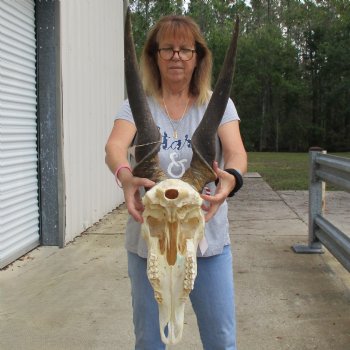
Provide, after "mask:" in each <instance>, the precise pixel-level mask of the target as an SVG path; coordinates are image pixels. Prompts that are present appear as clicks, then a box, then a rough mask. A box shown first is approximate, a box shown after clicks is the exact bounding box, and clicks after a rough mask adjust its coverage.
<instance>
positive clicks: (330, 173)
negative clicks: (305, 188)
mask: <svg viewBox="0 0 350 350" xmlns="http://www.w3.org/2000/svg"><path fill="white" fill-rule="evenodd" d="M309 167H310V179H309V242H308V245H294V246H293V250H294V251H295V252H296V253H306V254H312V253H316V254H320V253H323V252H324V251H323V249H322V245H324V246H325V247H326V248H327V249H328V250H329V251H330V252H331V253H332V254H333V255H334V257H335V258H336V259H337V260H338V261H339V262H340V263H341V264H342V265H343V266H344V267H345V268H346V269H347V270H348V271H349V272H350V237H348V236H347V235H345V234H344V233H343V232H342V231H340V230H339V229H338V228H337V227H335V226H334V225H333V224H332V223H331V222H329V221H328V220H327V219H325V218H324V217H323V216H322V212H323V210H322V208H323V201H324V189H323V185H322V183H323V181H325V182H330V183H332V184H334V185H336V186H338V187H340V188H342V189H345V190H347V191H350V159H347V158H342V157H338V156H333V155H328V154H325V153H323V152H322V149H320V148H311V149H310V152H309ZM349 208H350V206H349ZM349 210H350V209H349Z"/></svg>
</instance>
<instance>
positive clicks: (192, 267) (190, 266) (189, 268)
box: [184, 256, 196, 290]
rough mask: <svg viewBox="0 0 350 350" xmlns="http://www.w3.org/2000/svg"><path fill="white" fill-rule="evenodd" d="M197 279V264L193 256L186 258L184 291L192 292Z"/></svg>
mask: <svg viewBox="0 0 350 350" xmlns="http://www.w3.org/2000/svg"><path fill="white" fill-rule="evenodd" d="M195 277H196V264H195V262H194V258H193V256H188V257H186V265H185V279H184V289H187V290H192V289H193V286H194V280H195Z"/></svg>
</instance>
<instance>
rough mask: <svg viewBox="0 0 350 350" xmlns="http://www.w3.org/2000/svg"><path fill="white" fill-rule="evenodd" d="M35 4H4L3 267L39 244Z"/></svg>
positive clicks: (0, 28) (0, 92) (0, 44)
mask: <svg viewBox="0 0 350 350" xmlns="http://www.w3.org/2000/svg"><path fill="white" fill-rule="evenodd" d="M35 80H36V77H35V24H34V1H31V0H17V1H10V0H1V1H0V178H1V179H0V223H1V228H0V267H3V266H5V265H7V264H8V263H10V262H12V261H13V260H15V259H17V258H18V257H20V256H21V255H23V254H25V253H26V252H28V251H29V250H31V249H33V248H34V247H36V246H37V245H38V244H39V221H38V217H39V214H38V179H37V146H36V137H37V131H36V90H35Z"/></svg>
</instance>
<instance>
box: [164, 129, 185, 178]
mask: <svg viewBox="0 0 350 350" xmlns="http://www.w3.org/2000/svg"><path fill="white" fill-rule="evenodd" d="M159 131H160V132H161V135H162V144H161V148H162V149H163V150H164V151H167V152H163V155H165V154H167V155H168V156H169V160H168V161H167V162H168V163H169V164H168V167H167V172H168V174H169V175H170V176H171V177H172V178H174V179H179V178H181V177H182V176H183V174H184V173H185V170H186V163H187V162H188V159H187V158H185V157H183V156H182V155H181V150H183V149H188V148H192V147H191V140H190V138H189V136H188V135H187V134H186V135H185V137H184V139H181V138H179V139H173V138H172V137H170V136H168V133H167V132H166V131H162V130H161V129H160V128H159ZM171 151H173V152H171Z"/></svg>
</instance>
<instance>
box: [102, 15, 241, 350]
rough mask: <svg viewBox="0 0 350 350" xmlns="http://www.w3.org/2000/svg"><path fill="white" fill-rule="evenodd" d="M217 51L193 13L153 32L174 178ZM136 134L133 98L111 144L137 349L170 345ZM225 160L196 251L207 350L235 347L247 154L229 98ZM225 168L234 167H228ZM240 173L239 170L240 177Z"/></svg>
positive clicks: (198, 306)
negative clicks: (239, 222)
mask: <svg viewBox="0 0 350 350" xmlns="http://www.w3.org/2000/svg"><path fill="white" fill-rule="evenodd" d="M211 68H212V57H211V53H210V51H209V49H208V47H207V45H206V43H205V40H204V39H203V36H202V35H201V33H200V30H199V27H198V25H197V24H196V23H195V22H194V21H193V20H192V19H190V18H189V17H185V16H166V17H163V18H162V19H161V20H160V21H159V22H158V23H157V24H156V25H155V26H154V27H153V28H152V29H151V31H150V33H149V35H148V38H147V41H146V43H145V46H144V49H143V53H142V56H141V73H142V79H143V86H144V90H145V92H146V94H147V102H148V105H149V108H150V110H151V113H152V116H153V119H154V120H155V122H156V124H157V126H158V128H159V131H160V133H161V135H162V144H161V148H160V152H159V159H160V166H161V168H162V169H163V171H164V172H165V173H166V175H167V176H168V177H169V178H181V177H182V175H183V174H184V172H185V169H186V167H188V165H189V163H190V160H191V158H192V151H191V137H192V134H193V132H194V131H195V129H196V127H197V126H198V124H199V122H200V120H201V119H202V117H203V114H204V112H205V110H206V107H207V104H208V101H209V99H210V95H211V92H210V80H211V79H210V78H211ZM135 134H136V127H135V123H134V119H133V116H132V113H131V110H130V106H129V103H128V100H126V101H125V102H124V104H123V105H122V107H121V109H120V111H119V112H118V113H117V116H116V118H115V122H114V127H113V130H112V132H111V135H110V137H109V139H108V142H107V145H106V163H107V165H108V166H109V168H110V170H111V171H112V172H113V173H114V174H115V176H116V180H117V182H118V184H119V185H120V186H121V187H122V188H123V191H124V196H125V201H126V205H127V208H128V211H129V213H130V218H129V220H128V224H127V229H126V231H127V232H126V249H127V251H128V269H129V276H130V280H131V287H132V299H133V320H134V327H135V335H136V345H135V349H142V350H148V349H149V350H158V349H165V345H164V344H163V343H162V342H161V339H160V333H159V320H158V306H157V303H156V301H155V299H154V295H153V289H152V287H151V285H150V283H149V281H148V278H147V274H146V266H147V262H146V257H147V248H146V244H145V242H144V240H143V238H142V237H141V236H140V223H142V221H143V220H142V210H143V206H142V202H141V199H140V188H142V187H148V188H149V187H152V186H153V185H154V184H155V183H154V182H153V181H151V180H149V179H145V178H139V177H134V176H133V175H132V173H131V171H130V170H131V167H130V165H129V161H128V148H129V147H130V145H132V142H133V139H134V137H135ZM217 135H218V148H219V149H218V151H219V158H218V159H219V163H220V166H219V164H218V163H217V162H214V164H213V169H214V171H215V173H216V175H217V177H218V180H219V183H218V186H215V184H214V183H210V184H208V191H210V195H208V194H202V198H203V199H204V200H205V201H206V205H205V206H204V207H203V209H204V210H205V211H206V214H205V220H206V222H207V223H206V228H205V237H206V245H204V246H202V247H201V248H202V249H201V250H199V251H198V259H197V260H198V261H197V278H196V281H195V285H194V289H193V290H192V292H191V294H190V298H191V302H192V306H193V309H194V311H195V313H196V316H197V321H198V326H199V331H200V335H201V340H202V343H203V348H204V349H210V350H219V349H220V350H222V349H226V350H232V349H236V340H235V315H234V295H233V272H232V256H231V250H230V246H229V244H230V240H229V228H228V219H227V203H226V198H227V197H228V196H229V195H230V193H231V192H232V191H233V190H234V189H237V186H236V185H237V184H236V178H237V176H238V177H239V174H242V173H244V172H245V171H246V167H247V157H246V152H245V149H244V146H243V143H242V139H241V136H240V131H239V118H238V115H237V112H236V109H235V106H234V104H233V102H232V100H229V102H228V104H227V107H226V110H225V113H224V116H223V118H222V121H221V124H220V126H219V128H218V131H217ZM221 168H223V169H234V174H236V176H233V175H232V171H231V172H228V171H224V170H222V169H221ZM237 174H238V175H237Z"/></svg>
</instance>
